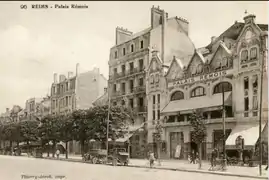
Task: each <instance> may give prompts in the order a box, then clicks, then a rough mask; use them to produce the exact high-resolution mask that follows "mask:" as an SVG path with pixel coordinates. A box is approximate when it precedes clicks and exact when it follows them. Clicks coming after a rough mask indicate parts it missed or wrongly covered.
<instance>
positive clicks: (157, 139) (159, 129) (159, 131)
mask: <svg viewBox="0 0 269 180" xmlns="http://www.w3.org/2000/svg"><path fill="white" fill-rule="evenodd" d="M153 136H154V140H155V142H156V145H157V158H158V162H159V165H160V164H161V162H160V158H161V142H162V125H161V123H160V121H157V124H156V125H155V133H154V134H153Z"/></svg>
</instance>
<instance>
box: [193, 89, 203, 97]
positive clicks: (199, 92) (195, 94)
mask: <svg viewBox="0 0 269 180" xmlns="http://www.w3.org/2000/svg"><path fill="white" fill-rule="evenodd" d="M204 95H205V88H203V87H197V88H195V89H194V90H192V92H191V97H198V96H204Z"/></svg>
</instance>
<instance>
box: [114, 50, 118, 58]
mask: <svg viewBox="0 0 269 180" xmlns="http://www.w3.org/2000/svg"><path fill="white" fill-rule="evenodd" d="M114 58H115V59H116V58H118V51H115V54H114Z"/></svg>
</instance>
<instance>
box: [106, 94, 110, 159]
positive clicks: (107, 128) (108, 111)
mask: <svg viewBox="0 0 269 180" xmlns="http://www.w3.org/2000/svg"><path fill="white" fill-rule="evenodd" d="M107 95H108V110H107V123H106V151H107V152H106V160H107V161H108V137H109V136H108V133H109V114H110V96H109V89H108V90H107Z"/></svg>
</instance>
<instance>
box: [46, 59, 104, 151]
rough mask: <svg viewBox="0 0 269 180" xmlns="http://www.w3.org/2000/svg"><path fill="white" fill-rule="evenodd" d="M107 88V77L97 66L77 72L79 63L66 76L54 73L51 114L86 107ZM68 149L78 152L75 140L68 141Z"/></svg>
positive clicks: (77, 144)
mask: <svg viewBox="0 0 269 180" xmlns="http://www.w3.org/2000/svg"><path fill="white" fill-rule="evenodd" d="M106 88H107V79H106V78H105V77H104V76H103V75H102V74H100V71H99V69H98V68H94V69H93V70H92V71H88V72H83V73H80V72H79V64H77V66H76V74H75V75H73V73H72V72H69V73H68V76H67V77H66V76H65V75H60V76H59V81H58V76H57V74H54V82H53V83H52V85H51V114H52V115H57V114H66V113H71V112H72V111H74V110H76V109H88V108H90V107H92V106H93V102H94V101H95V100H96V99H97V98H98V97H100V96H102V95H103V93H104V89H106ZM68 151H69V152H70V153H76V154H79V153H80V151H81V150H80V145H79V143H78V142H76V141H72V142H70V145H69V149H68Z"/></svg>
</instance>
